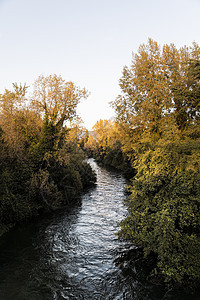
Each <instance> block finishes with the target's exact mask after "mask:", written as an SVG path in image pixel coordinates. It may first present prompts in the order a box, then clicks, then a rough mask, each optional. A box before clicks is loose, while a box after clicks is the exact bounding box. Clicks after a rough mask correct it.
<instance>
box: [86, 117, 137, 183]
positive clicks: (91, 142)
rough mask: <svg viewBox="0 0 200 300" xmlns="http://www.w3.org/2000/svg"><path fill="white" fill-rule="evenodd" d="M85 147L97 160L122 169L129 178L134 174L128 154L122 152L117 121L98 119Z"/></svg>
mask: <svg viewBox="0 0 200 300" xmlns="http://www.w3.org/2000/svg"><path fill="white" fill-rule="evenodd" d="M84 148H85V149H86V151H87V153H88V154H89V155H90V156H93V157H95V159H96V160H97V161H99V162H102V163H103V164H105V165H108V166H112V167H115V168H117V169H120V170H121V171H123V173H124V175H125V176H126V177H128V178H131V177H132V176H133V174H134V169H133V168H132V167H131V165H130V162H129V160H128V157H127V155H126V154H125V153H123V152H122V144H121V141H120V131H119V126H118V124H117V123H116V122H114V121H109V120H99V121H97V122H96V124H95V125H94V126H93V135H90V136H89V137H88V138H87V141H86V142H85V144H84Z"/></svg>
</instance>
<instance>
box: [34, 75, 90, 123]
mask: <svg viewBox="0 0 200 300" xmlns="http://www.w3.org/2000/svg"><path fill="white" fill-rule="evenodd" d="M87 96H88V92H87V91H86V90H85V89H80V88H79V87H77V86H75V84H74V83H73V82H71V81H69V82H66V81H64V80H63V79H62V77H61V76H57V75H50V76H47V77H44V76H39V77H38V79H37V80H36V81H35V84H34V99H33V101H32V104H33V107H34V108H35V109H36V110H37V111H39V112H40V113H41V115H42V116H43V117H44V118H45V120H46V121H47V122H48V123H51V124H52V125H53V126H57V127H59V128H61V127H62V126H63V124H64V122H65V121H67V120H72V119H73V117H75V115H76V108H77V105H78V103H79V102H80V100H81V99H82V98H87Z"/></svg>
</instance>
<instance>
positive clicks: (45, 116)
mask: <svg viewBox="0 0 200 300" xmlns="http://www.w3.org/2000/svg"><path fill="white" fill-rule="evenodd" d="M26 90H27V87H26V86H21V85H19V86H18V85H17V84H15V85H14V86H13V91H8V90H6V91H5V93H4V94H2V95H0V154H1V155H0V190H1V193H0V235H1V234H2V233H3V232H5V231H6V230H8V228H9V227H11V226H13V225H14V224H15V223H16V222H20V221H23V220H26V219H28V218H30V217H31V216H33V215H36V214H38V213H39V212H41V211H44V210H46V209H47V210H49V209H54V208H56V207H58V206H60V205H66V204H68V205H69V204H70V202H71V201H72V200H73V199H74V198H75V197H77V196H78V195H79V194H80V192H81V191H82V190H83V188H84V187H85V186H87V185H90V184H91V183H92V182H94V181H95V175H94V173H93V172H92V169H91V168H90V166H89V165H88V164H87V163H85V162H84V160H85V156H84V154H83V151H81V149H80V147H78V146H77V144H76V142H75V141H71V140H70V139H72V138H71V136H70V135H69V129H68V128H66V126H65V122H66V121H72V120H73V119H74V118H75V116H76V108H77V105H78V103H79V101H80V100H81V99H82V98H86V97H87V92H86V91H85V89H80V88H78V87H76V86H75V85H74V84H73V83H72V82H65V81H64V80H63V79H62V78H61V77H60V76H56V75H50V76H48V77H43V76H40V77H39V78H38V80H37V81H36V82H35V88H34V95H33V98H32V99H27V96H26ZM87 177H89V179H87V180H85V178H87Z"/></svg>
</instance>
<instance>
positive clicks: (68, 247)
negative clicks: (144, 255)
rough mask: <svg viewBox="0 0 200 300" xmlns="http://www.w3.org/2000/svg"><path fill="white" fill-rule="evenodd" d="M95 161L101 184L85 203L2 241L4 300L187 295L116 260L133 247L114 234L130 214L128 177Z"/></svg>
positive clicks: (0, 264)
mask: <svg viewBox="0 0 200 300" xmlns="http://www.w3.org/2000/svg"><path fill="white" fill-rule="evenodd" d="M90 163H91V165H92V167H93V168H94V169H95V170H96V172H97V185H96V186H95V187H94V188H92V189H90V190H89V191H88V192H87V193H86V194H85V195H83V196H82V199H81V201H80V203H78V204H77V205H76V206H75V207H73V208H71V209H70V210H69V209H68V210H67V209H66V210H62V211H59V212H56V213H54V214H52V215H50V216H46V217H45V218H44V219H43V220H42V221H39V222H38V223H37V224H29V225H27V226H23V227H20V228H16V229H14V230H12V231H11V232H9V233H8V234H6V235H4V236H3V238H2V239H1V240H0V251H1V255H0V300H51V299H58V300H60V299H85V300H87V299H91V300H95V299H102V300H104V299H115V300H117V299H134V300H140V299H141V300H150V299H152V300H153V299H155V300H156V299H157V300H160V299H163V300H164V299H184V297H183V296H181V298H179V297H178V296H176V298H173V297H174V295H170V291H167V292H166V291H165V288H164V287H160V286H159V287H158V286H157V287H156V286H151V285H150V284H149V283H147V282H145V280H143V279H141V280H139V279H138V277H137V276H134V275H135V274H136V273H137V272H139V270H137V269H136V266H135V265H132V266H130V265H129V266H127V265H126V261H125V260H124V262H123V263H122V264H121V265H120V266H119V265H118V264H116V263H115V260H116V257H119V256H121V254H122V255H123V253H124V252H126V251H127V249H128V248H129V245H127V244H125V243H122V242H120V241H118V240H117V238H116V236H115V234H114V233H115V232H117V230H118V226H117V223H118V222H119V221H120V220H121V219H122V218H123V216H124V214H125V213H126V210H125V207H124V206H123V200H124V198H125V197H126V195H125V180H124V178H123V177H122V176H121V175H120V174H118V173H115V172H110V171H106V170H105V169H103V168H101V167H99V166H97V164H96V163H95V162H94V161H93V160H92V159H91V160H90ZM132 248H134V247H133V246H132ZM185 299H189V298H185ZM191 299H196V300H197V299H198V298H195V297H194V296H193V298H191Z"/></svg>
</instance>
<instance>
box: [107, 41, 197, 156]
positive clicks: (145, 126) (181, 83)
mask: <svg viewBox="0 0 200 300" xmlns="http://www.w3.org/2000/svg"><path fill="white" fill-rule="evenodd" d="M199 58H200V47H199V46H198V45H197V44H195V43H194V44H193V47H191V48H188V47H183V48H180V49H179V50H177V49H176V47H175V46H174V45H173V44H170V45H164V46H163V48H162V49H161V47H160V46H159V45H158V43H157V42H155V41H153V40H151V39H149V41H148V43H147V45H145V44H143V45H141V46H140V47H139V49H138V53H136V54H133V59H132V63H131V66H130V68H128V67H124V70H123V75H122V78H121V79H120V87H121V91H122V94H121V95H120V96H118V98H117V99H116V100H115V101H113V102H112V106H113V108H114V109H115V112H116V118H117V121H118V122H119V124H120V125H121V130H122V132H123V134H124V139H123V140H124V143H123V147H124V151H126V152H127V153H130V156H133V153H134V152H136V153H137V149H138V146H139V149H140V150H139V151H141V149H142V146H144V149H145V147H146V145H147V144H148V143H149V136H151V140H152V141H155V140H157V139H159V138H160V137H162V136H163V135H165V128H166V124H168V125H169V124H171V127H173V126H175V128H177V129H178V130H180V131H183V130H184V129H185V128H186V127H187V126H190V124H194V123H196V122H198V118H199V102H198V98H197V99H196V100H194V96H192V93H193V95H194V92H195V90H196V95H197V94H198V92H197V91H198V85H199V83H198V78H196V81H194V76H195V75H194V73H193V72H192V71H191V70H192V69H193V68H192V66H193V65H194V64H197V65H198V59H199ZM197 69H198V67H197ZM195 82H196V83H195ZM194 83H195V84H196V86H194ZM189 95H190V96H189ZM168 127H169V126H167V128H168ZM175 128H174V129H173V131H174V133H175ZM146 137H147V140H148V143H146V142H145V139H146ZM143 142H144V143H143Z"/></svg>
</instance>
